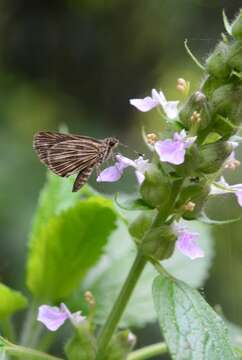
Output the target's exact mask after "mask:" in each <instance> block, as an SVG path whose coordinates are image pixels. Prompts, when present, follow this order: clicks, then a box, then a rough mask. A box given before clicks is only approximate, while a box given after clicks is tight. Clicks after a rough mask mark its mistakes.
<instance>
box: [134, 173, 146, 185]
mask: <svg viewBox="0 0 242 360" xmlns="http://www.w3.org/2000/svg"><path fill="white" fill-rule="evenodd" d="M135 175H136V178H137V181H138V183H139V185H141V184H142V182H143V181H144V179H145V176H144V174H143V173H142V172H140V171H138V170H136V171H135Z"/></svg>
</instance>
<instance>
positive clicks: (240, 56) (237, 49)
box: [228, 41, 242, 72]
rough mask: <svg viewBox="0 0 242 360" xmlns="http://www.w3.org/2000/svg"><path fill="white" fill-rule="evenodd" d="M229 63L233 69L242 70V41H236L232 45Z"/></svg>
mask: <svg viewBox="0 0 242 360" xmlns="http://www.w3.org/2000/svg"><path fill="white" fill-rule="evenodd" d="M228 64H229V66H230V67H231V69H233V70H235V71H239V72H242V41H236V42H235V43H234V44H233V45H232V46H231V47H230V49H229V58H228Z"/></svg>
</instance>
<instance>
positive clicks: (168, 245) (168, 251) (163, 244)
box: [139, 225, 176, 260]
mask: <svg viewBox="0 0 242 360" xmlns="http://www.w3.org/2000/svg"><path fill="white" fill-rule="evenodd" d="M175 241H176V235H174V233H173V232H172V230H171V228H170V226H168V225H162V226H159V227H156V228H152V229H151V230H150V231H149V232H148V233H147V234H146V235H145V237H144V239H143V241H142V243H141V244H140V245H139V249H140V250H141V251H142V253H143V254H144V255H145V256H147V257H150V258H152V259H155V260H163V259H167V258H169V257H170V256H171V255H172V254H173V251H174V248H175Z"/></svg>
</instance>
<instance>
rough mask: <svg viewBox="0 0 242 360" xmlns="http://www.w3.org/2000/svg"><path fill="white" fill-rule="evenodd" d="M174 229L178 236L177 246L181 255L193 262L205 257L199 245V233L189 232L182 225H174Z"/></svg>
mask: <svg viewBox="0 0 242 360" xmlns="http://www.w3.org/2000/svg"><path fill="white" fill-rule="evenodd" d="M173 227H174V232H175V234H176V235H177V241H176V246H177V248H178V249H179V251H180V252H181V253H183V254H184V255H186V256H188V257H189V258H190V259H192V260H194V259H197V258H200V257H203V256H204V252H203V250H202V249H201V248H200V247H199V246H198V244H197V240H198V238H199V233H196V232H192V231H189V230H187V229H186V228H185V227H184V226H183V225H182V224H181V223H174V225H173Z"/></svg>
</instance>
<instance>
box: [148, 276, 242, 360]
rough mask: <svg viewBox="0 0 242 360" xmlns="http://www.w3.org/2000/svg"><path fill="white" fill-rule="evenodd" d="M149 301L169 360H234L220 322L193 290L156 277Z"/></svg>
mask: <svg viewBox="0 0 242 360" xmlns="http://www.w3.org/2000/svg"><path fill="white" fill-rule="evenodd" d="M153 299H154V305H155V309H156V312H157V315H158V319H159V323H160V327H161V329H162V333H163V335H164V337H165V340H166V343H167V345H168V348H169V351H170V353H171V356H172V358H173V359H204V360H211V359H213V360H221V359H226V360H233V359H236V357H235V354H234V352H233V350H232V345H231V344H230V341H229V338H228V334H227V329H226V327H225V325H224V323H223V321H222V319H221V318H220V317H219V316H218V315H217V313H216V312H215V311H214V310H213V309H212V308H211V307H210V306H209V305H208V304H207V303H206V301H205V300H204V299H203V297H202V296H201V295H200V294H199V292H198V291H197V290H195V289H193V288H191V287H190V286H188V285H186V284H185V283H184V282H182V281H179V280H175V279H172V278H170V277H167V276H158V277H156V279H155V280H154V283H153Z"/></svg>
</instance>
